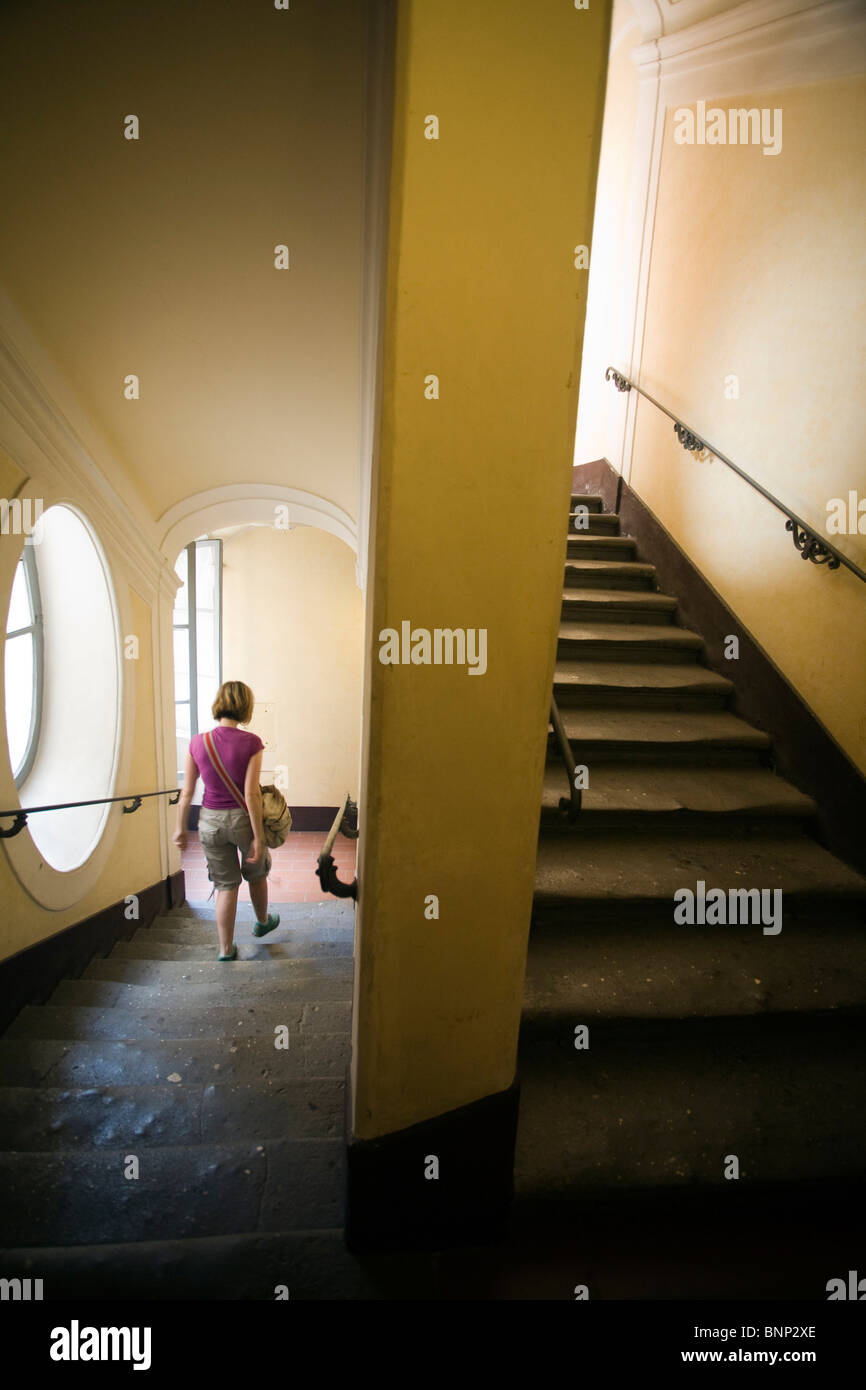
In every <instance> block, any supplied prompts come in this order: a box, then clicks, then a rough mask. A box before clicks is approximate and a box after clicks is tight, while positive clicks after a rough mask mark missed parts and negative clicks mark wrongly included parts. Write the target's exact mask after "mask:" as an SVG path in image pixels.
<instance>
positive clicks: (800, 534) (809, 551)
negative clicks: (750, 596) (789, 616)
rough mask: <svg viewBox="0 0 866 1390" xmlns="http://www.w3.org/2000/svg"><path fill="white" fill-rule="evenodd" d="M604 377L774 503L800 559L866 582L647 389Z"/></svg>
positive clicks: (612, 374) (692, 448) (865, 575)
mask: <svg viewBox="0 0 866 1390" xmlns="http://www.w3.org/2000/svg"><path fill="white" fill-rule="evenodd" d="M604 379H605V381H611V380H612V381H613V384H614V386H615V387H616V389H617V391H637V393H638V395H641V396H644V397H645V398H646V399H647V400H648V401H649V402H650V403H651V404H652V405H654V406H655V408H656V410H660V411H661V412H662V414H663V415H667V417H668V419H669V420H673V422H674V433H675V434H676V437H677V439H678V440H679V441H680V443H681V444H682V446H683V448H684V449H687V450H688V451H689V452H690V453H697V452H699V451H700V450H701V449H707V450H709V452H710V453H711V454H712V455H713V457H714V458H717V459H718V460H719V461H720V463H723V464H725V466H726V467H727V468H730V469H732V471H733V472H734V473H736V474H737V477H738V478H742V479H743V481H744V482H746V483H748V484H749V486H750V487H753V488H754V489H755V491H756V492H759V493H760V494H761V496H762V497H763V498H765V499H766V501H767V502H769V503H770V504H771V505H772V506H774V507H775V508H776V510H777V511H780V512H781V513H782V515H783V516H785V517H787V522H786V524H785V530H786V531H791V532H792V534H793V541H794V545H795V546H796V547H797V549H798V550H799V552H800V555H801V557H802V559H804V560H811V561H812V563H813V564H814V565H826V566H827V568H828V569H830V570H837V569H838V568H839V566H840V565H844V566H845V568H846V569H847V570H850V571H851V573H852V574H855V575H856V576H857V578H858V579H862V580H863V581H864V583H866V571H864V570H861V568H860V566H859V565H855V563H854V561H853V560H849V559H848V557H847V555H843V554H842V551H841V550H837V549H836V547H835V545H833V544H832V543H831V542H830V541H828V540H826V539H825V538H824V537H823V536H820V537H819V536H817V535H816V534H815V532H814V531H813V530H812V529H811V527H810V526H809V525H808V524H807V523H806V522H805V521H804V520H803V518H802V517H801V516H798V515H797V513H796V512H794V511H792V510H791V508H790V507H786V506H785V504H784V502H780V501H779V499H778V497H774V496H773V494H772V492H768V491H767V489H766V488H765V487H762V486H761V484H760V483H758V482H756V481H755V479H754V478H751V477H749V474H748V473H745V472H744V471H743V469H742V468H740V467H739V466H738V465H737V464H736V463H734V461H733V460H732V459H729V458H728V457H727V456H726V455H725V454H723V453H722V451H721V449H717V448H716V446H715V444H710V442H709V440H707V439H703V438H702V437H701V436H700V435H698V434H697V433H696V432H695V431H694V430H693V429H692V428H691V427H690V426H689V425H686V424H684V423H683V421H682V420H680V419H678V418H677V416H676V415H674V414H673V412H672V411H670V410H668V408H667V406H664V405H662V403H661V401H657V400H656V398H655V396H651V395H650V393H649V391H645V390H644V389H643V387H642V386H638V384H637V382H635V381H630V380H629V378H628V377H627V376H624V375H623V373H622V372H618V371H617V369H616V367H608V368H607V370H606V371H605V374H604Z"/></svg>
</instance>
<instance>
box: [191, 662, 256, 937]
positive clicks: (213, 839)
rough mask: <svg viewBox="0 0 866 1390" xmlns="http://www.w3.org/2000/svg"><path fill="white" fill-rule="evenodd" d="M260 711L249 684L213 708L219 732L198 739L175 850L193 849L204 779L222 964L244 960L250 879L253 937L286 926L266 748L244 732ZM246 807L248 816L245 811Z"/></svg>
mask: <svg viewBox="0 0 866 1390" xmlns="http://www.w3.org/2000/svg"><path fill="white" fill-rule="evenodd" d="M254 704H255V700H254V698H253V692H252V691H251V690H250V688H249V686H248V685H244V683H243V681H224V682H223V684H222V685H221V686H220V688H219V691H218V692H217V697H216V699H215V700H214V702H213V705H212V713H213V717H214V719H216V720H217V721H218V722H217V726H216V728H215V729H211V730H210V732H209V733H206V734H196V735H195V737H194V738H193V739H192V741H191V743H190V745H189V749H188V751H187V755H186V766H185V768H184V778H183V788H182V790H181V794H180V800H179V801H178V803H177V829H176V830H175V834H174V843H175V844H176V845H177V846H178V848H179V849H181V850H184V849H186V846H187V841H188V832H187V819H188V817H189V808H190V805H191V803H192V798H193V796H194V794H195V788H196V783H197V782H198V779H199V777H201V778H202V780H203V782H204V798H203V801H202V807H201V811H200V812H199V822H198V833H199V839H200V840H201V844H202V849H203V850H204V853H205V858H206V860H207V872H208V878H209V879H210V881H211V883H212V884H213V885H214V888H215V889H216V920H217V932H218V933H219V945H220V949H219V957H218V959H219V960H225V961H231V960H236V959H237V954H238V948H237V946H236V945H235V944H234V932H235V914H236V912H237V906H238V889H239V888H240V886H241V878H242V877H243V878H245V879H246V881H247V884H248V885H249V890H250V899H251V901H252V904H253V907H254V909H255V914H256V924H255V926H254V927H253V935H254V936H264V935H265V934H266V933H267V932H271V931H273V930H274V928H275V927H276V926H278V925H279V921H280V919H279V917H278V916H277V914H276V913H273V912H271V913H268V874H269V873H270V869H271V856H270V852H269V850H268V847H267V845H266V843H265V832H264V827H263V824H262V793H261V787H260V785H259V779H260V777H261V770H262V750H263V748H264V746H265V745H264V744H263V743H262V741H261V739H260V738H259V736H258V734H254V733H252V732H250V731H249V730H246V729H241V728H240V727H239V726H240V725H241V724H249V722H250V720H251V719H252V717H253V705H254ZM232 784H233V785H232ZM241 800H242V801H243V802H244V803H245V808H243V807H241V805H240V802H241ZM239 850H240V863H239V862H238V851H239Z"/></svg>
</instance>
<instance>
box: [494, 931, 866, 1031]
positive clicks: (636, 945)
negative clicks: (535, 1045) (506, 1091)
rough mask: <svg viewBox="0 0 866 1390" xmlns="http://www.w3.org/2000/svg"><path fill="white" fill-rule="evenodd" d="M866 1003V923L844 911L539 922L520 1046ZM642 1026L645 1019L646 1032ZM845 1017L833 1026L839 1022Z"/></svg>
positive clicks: (839, 1011) (865, 1008)
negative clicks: (565, 924)
mask: <svg viewBox="0 0 866 1390" xmlns="http://www.w3.org/2000/svg"><path fill="white" fill-rule="evenodd" d="M854 1010H857V1011H860V1013H861V1014H862V1013H864V1012H866V923H864V922H862V921H861V922H858V921H857V919H856V916H855V915H854V914H846V913H845V912H844V910H843V911H840V912H839V913H838V916H837V915H835V914H833V913H830V914H827V913H826V910H825V913H824V915H823V916H818V918H817V920H815V919H812V920H811V921H805V920H800V921H794V920H793V919H791V920H789V921H788V922H787V923H785V920H784V903H783V927H782V932H781V934H780V935H779V936H764V935H763V932H762V931H761V929H760V927H752V926H715V927H713V926H692V927H689V926H679V925H678V924H676V923H674V922H673V921H672V920H668V921H667V922H661V921H647V920H644V921H640V922H634V923H631V924H629V923H624V922H620V923H619V924H618V926H617V928H616V930H615V931H613V930H611V927H610V925H609V924H608V923H593V922H584V923H582V924H581V925H580V927H579V929H571V930H564V929H563V930H554V931H551V930H545V929H544V926H543V924H537V925H536V926H534V927H533V930H532V933H531V935H530V939H529V955H528V960H527V968H526V985H525V991H524V1007H523V1018H522V1022H521V1047H522V1046H523V1044H524V1042H525V1041H526V1040H527V1039H528V1038H534V1037H537V1036H540V1037H546V1038H550V1039H551V1040H553V1041H558V1042H560V1043H561V1044H562V1045H563V1046H566V1047H573V1044H574V1030H575V1027H576V1026H577V1025H579V1024H586V1025H587V1026H588V1027H589V1029H590V1047H592V1046H593V1039H594V1038H595V1036H596V1032H597V1031H598V1032H599V1033H600V1032H601V1031H603V1030H604V1029H605V1028H606V1029H607V1030H608V1031H609V1032H613V1031H614V1030H619V1031H620V1032H622V1029H623V1027H624V1026H626V1025H627V1026H629V1027H630V1028H632V1029H633V1030H634V1031H638V1030H639V1029H641V1030H644V1031H647V1030H648V1031H650V1032H651V1034H652V1035H653V1036H655V1035H657V1034H658V1033H659V1032H660V1031H663V1028H664V1025H673V1026H674V1027H678V1026H679V1025H680V1023H681V1022H682V1021H684V1020H688V1021H690V1022H692V1023H695V1024H697V1023H699V1022H704V1023H707V1024H709V1025H712V1027H713V1028H717V1027H718V1026H719V1024H720V1022H722V1023H725V1022H728V1023H730V1022H742V1023H744V1024H748V1025H750V1026H755V1024H756V1023H757V1024H761V1023H763V1022H764V1021H766V1019H767V1018H768V1017H770V1016H773V1017H779V1016H784V1017H788V1016H790V1015H799V1016H800V1017H802V1018H804V1019H805V1020H806V1022H808V1016H810V1015H815V1014H819V1013H825V1014H826V1013H835V1015H837V1016H838V1017H842V1016H843V1015H844V1013H845V1012H846V1011H854ZM644 1025H645V1026H646V1027H645V1029H644ZM833 1026H835V1024H834V1025H833Z"/></svg>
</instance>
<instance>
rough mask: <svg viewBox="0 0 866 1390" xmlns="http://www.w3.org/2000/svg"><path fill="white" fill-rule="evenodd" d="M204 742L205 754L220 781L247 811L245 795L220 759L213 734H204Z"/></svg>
mask: <svg viewBox="0 0 866 1390" xmlns="http://www.w3.org/2000/svg"><path fill="white" fill-rule="evenodd" d="M202 742H203V743H204V746H205V752H206V753H207V755H208V757H209V758H210V760H211V763H212V764H213V766H214V768H215V770H216V774H217V776H218V777H219V779H220V781H221V782H222V783H223V785H224V786H225V787H226V789H227V790H228V791H230V792H231V794H232V796H233V797H234V799H235V801H236V802H237V803H238V805H239V806H242V807H243V809H244V810H245V811H246V809H247V803H246V801H245V800H244V797H243V793H242V792H241V790H240V788H239V786H238V784H237V782H235V781H234V779H233V778H232V777H230V776H229V773H228V770H227V768H226V765H225V763H224V762H223V760H222V758H221V757H220V755H219V753H218V752H217V747H216V744H215V743H214V738H213V734H212V733H207V734H202Z"/></svg>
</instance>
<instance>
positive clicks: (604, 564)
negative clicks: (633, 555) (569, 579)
mask: <svg viewBox="0 0 866 1390" xmlns="http://www.w3.org/2000/svg"><path fill="white" fill-rule="evenodd" d="M565 568H566V570H571V571H573V572H574V573H575V574H598V575H604V574H610V575H619V574H639V575H641V576H643V577H645V578H647V579H651V578H652V577H653V575H654V574H655V572H656V567H655V565H650V564H647V563H646V561H644V560H625V559H621V560H593V559H590V558H589V557H588V556H587V558H586V559H584V558H583V557H582V556H579V555H568V556H566V560H565Z"/></svg>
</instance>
